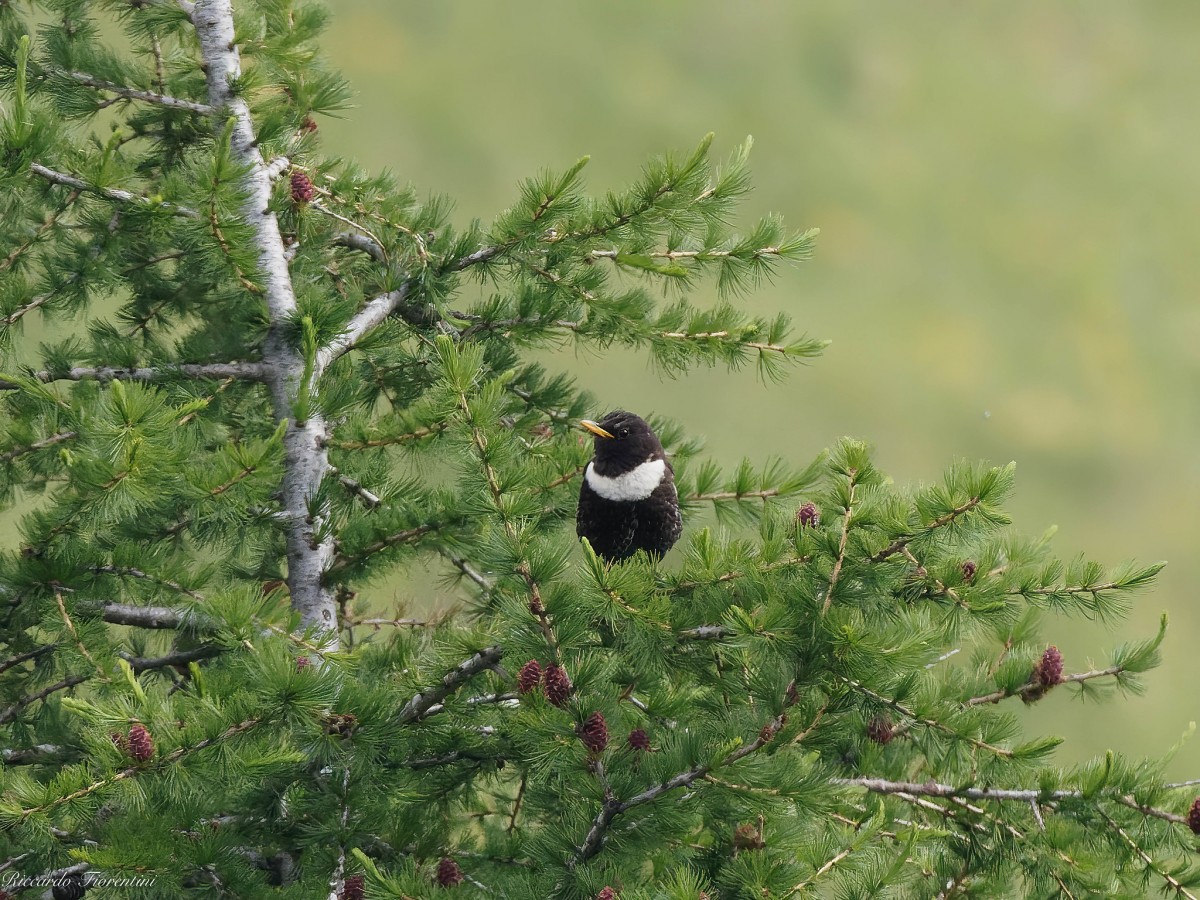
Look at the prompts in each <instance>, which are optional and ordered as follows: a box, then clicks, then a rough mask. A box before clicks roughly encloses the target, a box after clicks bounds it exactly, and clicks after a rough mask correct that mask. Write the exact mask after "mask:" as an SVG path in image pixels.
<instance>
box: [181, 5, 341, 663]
mask: <svg viewBox="0 0 1200 900" xmlns="http://www.w3.org/2000/svg"><path fill="white" fill-rule="evenodd" d="M191 17H192V22H193V24H194V25H195V27H196V34H197V35H198V37H199V39H200V52H201V55H202V57H203V59H204V64H205V77H206V78H207V80H208V101H209V104H210V105H211V106H213V107H214V108H215V109H219V110H220V109H223V110H225V111H226V113H227V114H228V115H229V116H231V117H232V119H233V131H232V135H231V150H232V153H233V156H234V158H235V159H237V160H238V162H240V163H242V164H243V165H244V166H246V169H247V173H246V176H245V180H244V183H243V185H242V187H243V189H244V190H245V191H246V194H247V199H246V203H245V205H244V207H243V209H242V212H243V215H244V216H245V219H246V222H247V224H249V225H250V226H251V228H252V229H253V230H254V234H255V242H256V244H257V249H258V268H259V273H258V274H259V278H260V280H261V284H262V287H263V295H264V298H265V300H266V304H267V312H268V314H269V316H270V322H271V327H270V330H269V331H268V333H267V338H266V341H265V343H264V346H263V363H264V364H265V365H266V367H267V369H268V374H267V377H266V382H267V385H268V386H269V387H270V390H271V396H272V399H273V401H274V405H275V415H276V417H277V418H278V419H279V420H283V419H290V420H291V424H290V426H289V427H288V429H287V432H286V434H285V435H284V438H283V449H284V474H283V483H282V491H281V493H282V498H283V510H284V513H285V515H286V516H287V557H288V578H287V581H288V589H289V590H290V592H291V598H292V607H293V609H295V610H296V611H297V612H298V613H299V614H300V618H301V621H302V622H303V623H304V624H305V625H316V626H318V627H319V628H321V629H324V630H326V631H328V632H330V634H329V639H330V641H331V644H330V649H334V650H336V649H337V605H336V603H335V601H334V596H333V592H332V591H331V590H329V588H328V587H326V585H325V583H324V575H325V571H326V570H327V569H328V568H329V566H330V565H331V564H332V562H333V556H334V549H333V535H332V534H331V533H329V532H328V530H327V529H326V528H325V518H326V516H327V514H328V510H326V509H324V508H322V507H320V506H317V505H316V500H315V498H316V496H317V491H318V488H319V487H320V485H321V480H322V479H323V478H324V477H325V474H326V472H327V471H328V468H329V461H328V457H327V454H326V450H325V443H324V442H325V438H326V436H327V432H328V425H327V423H326V421H325V418H324V417H323V416H322V415H321V414H320V413H319V412H318V411H316V410H314V411H312V412H311V413H310V414H309V415H308V417H307V419H306V420H304V421H297V419H296V412H295V410H296V408H297V406H296V400H297V397H298V396H299V393H300V392H301V391H303V390H309V386H308V385H305V384H301V380H302V375H303V372H304V358H303V356H302V355H301V353H300V350H299V349H298V348H296V347H294V346H291V345H289V343H288V341H287V340H286V338H285V336H284V330H285V327H286V326H287V325H288V324H289V323H290V322H291V321H292V320H293V318H294V317H295V315H296V311H297V307H296V296H295V293H294V292H293V290H292V281H291V276H290V274H289V272H288V265H287V254H286V249H285V247H284V244H283V238H282V236H281V235H280V232H279V223H278V222H277V221H276V219H275V215H274V214H273V213H272V212H271V211H270V200H271V172H270V170H269V168H268V166H267V164H266V163H265V161H264V160H263V157H262V154H261V153H260V152H259V150H258V145H257V141H256V137H255V132H254V123H253V121H252V119H251V117H250V108H249V107H248V106H247V105H246V101H245V100H243V99H242V98H241V97H239V96H237V95H236V94H235V93H234V91H233V89H232V88H231V83H232V82H234V81H235V80H236V79H237V78H238V77H239V76H240V75H241V58H240V54H239V53H238V47H237V44H236V43H235V37H234V28H233V8H232V3H231V2H230V0H198V2H197V3H196V4H195V5H194V7H193V8H192V10H191Z"/></svg>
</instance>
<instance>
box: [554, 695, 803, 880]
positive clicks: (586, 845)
mask: <svg viewBox="0 0 1200 900" xmlns="http://www.w3.org/2000/svg"><path fill="white" fill-rule="evenodd" d="M822 712H824V710H822ZM783 722H784V717H783V716H778V717H776V718H774V719H772V720H771V721H770V722H768V723H767V724H766V725H765V726H763V729H762V731H760V732H759V734H758V737H757V738H756V739H755V740H753V741H751V742H750V743H749V744H746V745H745V746H743V747H739V748H738V749H737V750H734V751H733V752H732V753H730V754H729V755H728V756H726V757H725V758H724V759H722V760H721V761H720V762H717V763H715V764H713V765H705V766H695V767H694V768H691V769H688V770H687V771H686V772H680V773H679V774H677V775H672V776H671V777H670V778H668V779H667V780H666V781H663V782H661V783H660V784H656V785H655V786H654V787H652V788H648V789H647V790H644V791H642V792H641V793H640V794H636V795H635V796H633V797H630V798H629V799H628V800H623V801H622V800H617V799H616V798H615V797H612V796H607V797H606V798H605V800H604V804H603V805H602V806H601V807H600V812H599V813H598V814H597V815H596V818H595V819H594V820H593V821H592V827H591V828H589V829H588V833H587V835H586V836H585V837H584V839H583V843H582V844H580V846H579V849H578V850H576V851H575V857H574V859H573V861H572V866H574V865H575V864H578V863H581V862H587V861H588V860H589V859H591V858H592V857H593V856H595V855H596V854H597V853H599V852H600V849H601V848H602V847H603V845H604V837H605V835H606V834H607V832H608V829H609V827H610V826H611V825H612V822H613V820H614V819H615V818H616V817H617V816H619V815H621V814H622V813H625V812H628V811H629V810H631V809H633V808H634V807H635V806H641V805H642V804H644V803H650V802H652V801H654V800H657V799H658V798H659V797H661V796H662V795H663V794H666V793H668V792H669V791H673V790H676V789H677V788H681V787H687V786H688V785H689V784H692V783H693V782H695V781H699V780H700V779H701V778H704V777H705V776H706V775H708V773H709V772H711V771H713V770H714V769H722V768H725V767H726V766H731V765H733V764H734V763H735V762H737V761H738V760H741V759H745V758H746V757H747V756H749V755H750V754H751V753H755V752H757V751H758V750H761V749H762V748H763V747H765V746H766V745H767V744H769V743H770V742H771V740H772V739H773V738H774V737H775V735H776V734H777V733H778V732H779V729H780V728H782V727H783Z"/></svg>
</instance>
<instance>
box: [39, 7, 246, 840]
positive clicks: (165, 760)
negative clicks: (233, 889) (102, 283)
mask: <svg viewBox="0 0 1200 900" xmlns="http://www.w3.org/2000/svg"><path fill="white" fill-rule="evenodd" d="M201 2H203V0H201ZM262 721H263V720H262V719H257V718H256V719H246V720H245V721H244V722H239V723H238V724H237V725H231V726H230V727H229V728H226V729H225V730H224V731H223V732H221V733H220V734H219V735H217V736H216V737H211V738H205V739H204V740H202V741H198V742H197V743H195V744H193V745H192V746H190V747H179V748H178V749H175V750H172V751H171V752H170V753H168V754H167V755H166V756H164V757H162V759H160V760H159V761H158V765H157V766H155V768H162V767H166V766H168V765H170V764H171V763H173V762H175V761H176V760H178V759H180V758H181V757H183V756H186V755H187V754H189V753H195V752H196V751H197V750H203V749H204V748H205V747H208V746H211V745H212V744H215V743H217V742H218V741H223V740H227V739H229V738H231V737H233V736H234V735H238V734H241V733H242V732H244V731H249V730H250V729H251V728H254V727H255V726H257V725H260V724H262ZM146 768H147V767H146V766H143V765H136V766H130V767H129V768H127V769H122V770H121V771H120V772H117V773H116V774H115V775H112V776H110V777H108V778H102V779H100V780H99V781H95V782H93V783H92V784H90V785H88V786H87V787H85V788H80V789H79V790H77V791H74V792H72V793H70V794H67V795H66V796H65V797H55V798H54V799H53V800H50V801H49V802H47V803H43V804H42V805H41V806H33V807H29V808H28V809H22V810H21V814H20V815H21V819H22V820H24V819H28V818H29V817H30V816H32V815H34V814H35V813H40V812H46V811H47V810H51V809H54V808H55V807H56V806H62V804H64V803H70V802H71V801H72V800H79V799H80V798H82V797H87V796H88V795H90V794H94V793H95V792H96V791H98V790H100V789H101V788H105V787H108V786H110V785H113V784H116V783H117V782H118V781H124V780H125V779H126V778H132V777H133V776H134V775H137V774H138V773H139V772H142V771H143V770H145V769H146Z"/></svg>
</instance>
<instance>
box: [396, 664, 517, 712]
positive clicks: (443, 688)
mask: <svg viewBox="0 0 1200 900" xmlns="http://www.w3.org/2000/svg"><path fill="white" fill-rule="evenodd" d="M502 656H504V650H503V648H501V647H499V646H495V647H488V648H487V649H486V650H480V651H479V652H478V653H476V654H475V655H474V656H472V657H471V658H470V659H468V660H466V661H465V662H461V663H459V664H458V665H457V666H455V667H454V668H453V669H451V670H450V671H449V672H447V673H446V676H445V677H444V678H443V679H442V680H441V683H440V684H438V685H437V686H436V687H432V688H430V689H429V690H427V691H422V692H420V693H419V694H417V695H416V696H414V697H413V698H412V699H411V700H409V701H408V702H407V703H406V704H404V708H403V709H401V710H400V712H399V714H398V715H397V716H396V721H397V722H398V723H399V724H401V725H403V724H405V723H407V722H413V721H415V720H417V719H420V718H421V716H423V715H425V713H426V712H428V711H429V709H430V707H432V706H436V705H437V704H439V703H441V702H442V701H443V700H445V699H446V698H447V697H449V696H450V695H451V694H452V693H453V692H454V691H455V690H457V689H458V687H459V685H461V684H463V683H464V682H466V681H468V680H470V679H471V678H474V677H475V676H476V675H478V674H479V673H480V672H482V671H484V670H486V669H490V668H492V667H493V666H494V665H496V663H498V662H500V658H501V657H502Z"/></svg>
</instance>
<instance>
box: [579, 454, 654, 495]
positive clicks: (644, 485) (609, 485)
mask: <svg viewBox="0 0 1200 900" xmlns="http://www.w3.org/2000/svg"><path fill="white" fill-rule="evenodd" d="M666 471H667V461H666V460H665V459H648V460H646V461H645V462H644V463H642V464H641V465H639V466H638V467H637V468H636V469H632V470H630V471H628V472H626V473H625V474H624V475H617V476H615V477H612V478H609V477H608V476H606V475H600V474H598V473H597V472H596V470H595V467H594V464H593V463H588V466H587V470H586V471H585V472H584V473H583V477H584V480H585V481H587V483H588V487H590V488H591V489H592V490H593V491H595V492H596V493H597V494H599V495H600V496H601V497H603V498H604V499H605V500H623V501H632V500H645V499H646V498H647V497H649V496H650V495H651V494H653V493H654V489H655V488H657V487H658V486H659V485H660V484H662V480H663V475H664V474H666Z"/></svg>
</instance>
